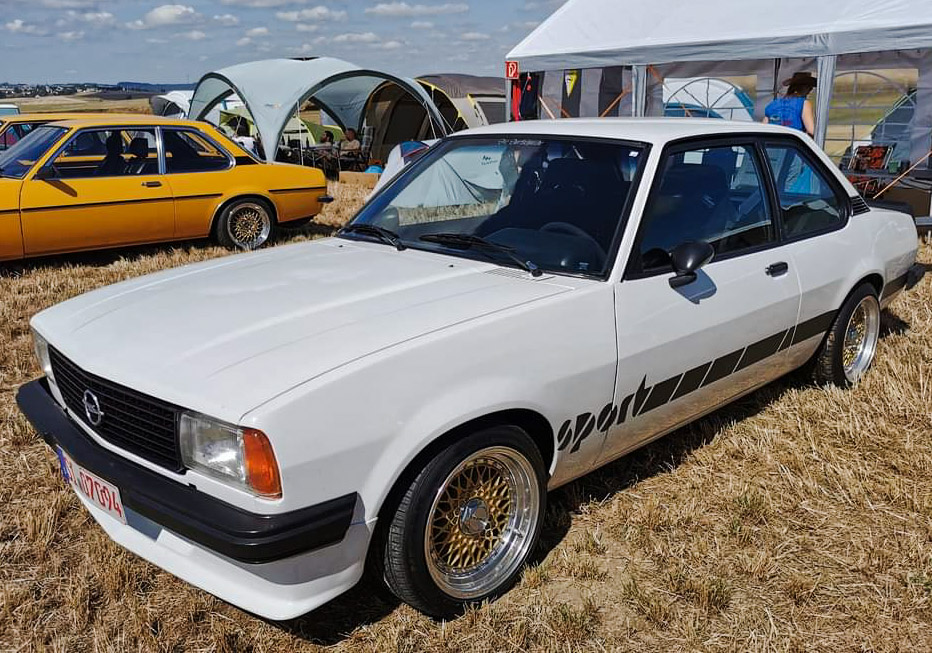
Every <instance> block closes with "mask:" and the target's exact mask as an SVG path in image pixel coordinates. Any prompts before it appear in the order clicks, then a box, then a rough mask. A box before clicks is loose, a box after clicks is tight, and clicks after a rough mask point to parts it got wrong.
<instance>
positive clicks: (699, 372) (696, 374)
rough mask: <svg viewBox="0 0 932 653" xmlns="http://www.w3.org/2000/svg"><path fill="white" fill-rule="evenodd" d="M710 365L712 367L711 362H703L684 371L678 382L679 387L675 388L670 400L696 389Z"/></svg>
mask: <svg viewBox="0 0 932 653" xmlns="http://www.w3.org/2000/svg"><path fill="white" fill-rule="evenodd" d="M710 367H712V363H704V364H703V365H700V366H699V367H694V368H692V369H691V370H689V371H688V372H686V374H684V375H683V381H682V382H681V383H680V387H678V388H677V389H676V392H675V393H674V394H673V398H672V399H671V401H675V400H676V399H679V398H680V397H682V396H683V395H688V394H689V393H690V392H692V391H693V390H698V389H699V386H700V385H702V380H703V379H704V378H705V375H706V373H707V372H708V371H709V368H710Z"/></svg>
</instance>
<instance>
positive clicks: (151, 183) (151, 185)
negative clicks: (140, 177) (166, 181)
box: [142, 181, 162, 188]
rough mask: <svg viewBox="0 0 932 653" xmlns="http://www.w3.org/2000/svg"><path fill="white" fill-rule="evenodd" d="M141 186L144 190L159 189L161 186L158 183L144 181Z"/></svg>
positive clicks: (160, 183)
mask: <svg viewBox="0 0 932 653" xmlns="http://www.w3.org/2000/svg"><path fill="white" fill-rule="evenodd" d="M142 185H143V186H145V187H146V188H159V187H160V186H161V185H162V182H160V181H144V182H142Z"/></svg>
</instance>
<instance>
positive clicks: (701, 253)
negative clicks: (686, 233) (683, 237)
mask: <svg viewBox="0 0 932 653" xmlns="http://www.w3.org/2000/svg"><path fill="white" fill-rule="evenodd" d="M713 256H715V250H714V249H712V246H711V245H710V244H709V243H706V242H701V241H695V240H692V241H688V242H685V243H682V244H680V245H677V246H676V247H674V248H673V251H672V252H670V259H671V261H672V263H673V271H674V272H676V276H673V277H670V287H671V288H681V287H683V286H688V285H689V284H691V283H692V282H693V281H695V280H696V278H697V277H696V272H698V271H699V268H701V267H702V266H703V265H706V264H707V263H708V262H709V261H711V260H712V257H713Z"/></svg>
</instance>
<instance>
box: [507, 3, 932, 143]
mask: <svg viewBox="0 0 932 653" xmlns="http://www.w3.org/2000/svg"><path fill="white" fill-rule="evenodd" d="M929 48H932V2H929V1H928V0H886V1H884V2H877V0H837V1H834V2H827V1H824V0H823V1H822V2H812V1H811V0H784V1H783V2H778V3H772V2H762V1H760V0H757V1H756V2H753V1H752V2H751V3H748V2H747V0H709V1H708V2H691V3H687V2H682V0H654V2H650V3H642V2H635V1H634V0H568V2H566V4H564V5H563V6H562V7H560V8H559V9H558V10H557V11H556V12H554V14H553V15H552V16H550V17H549V18H548V19H547V20H545V21H544V22H543V23H541V25H539V26H538V27H537V28H536V29H535V30H534V31H533V32H532V33H531V34H530V35H528V36H527V38H525V39H524V40H523V41H521V42H520V43H519V44H518V45H517V46H515V47H514V49H512V50H511V52H509V53H508V55H507V57H506V59H507V60H509V61H517V62H518V66H519V69H520V70H521V72H540V71H559V72H560V74H561V75H562V71H569V70H579V69H605V68H609V67H629V68H630V69H631V71H632V84H631V95H632V99H631V102H630V108H631V112H632V114H633V115H648V114H649V113H651V112H652V111H651V107H650V99H651V98H650V96H651V93H652V92H653V93H656V94H659V93H660V89H659V88H657V89H651V85H652V81H655V80H657V79H658V78H659V79H661V80H662V79H663V78H665V77H679V78H686V77H699V76H703V75H707V76H735V75H749V74H753V75H755V77H756V80H757V81H756V84H757V91H758V93H757V103H756V105H757V106H756V117H758V118H760V117H761V115H762V109H763V106H764V105H765V104H766V101H769V99H770V98H772V97H773V95H774V93H775V92H777V91H778V89H779V84H780V81H781V80H782V79H784V78H786V77H789V76H790V75H792V74H793V72H796V71H797V70H809V71H811V72H815V73H817V75H818V78H819V86H818V88H817V95H816V97H817V107H816V114H817V120H816V124H817V133H816V139H817V140H818V141H819V142H820V144H822V143H824V141H825V137H826V128H827V124H828V117H829V108H830V106H831V97H832V91H833V83H834V80H835V72H836V70H839V71H841V70H855V69H857V66H864V65H866V63H868V61H869V63H870V65H873V66H876V67H879V68H884V69H888V68H889V69H892V68H906V67H913V68H918V70H919V75H918V76H919V81H918V84H917V88H918V96H917V100H916V103H917V107H918V110H917V112H916V116H915V118H914V120H913V124H912V125H911V130H912V141H913V143H912V151H913V160H914V161H915V160H917V159H916V157H918V156H919V155H920V153H925V152H928V150H929V138H928V136H929V133H930V131H932V129H930V128H932V60H930V57H928V56H925V55H926V54H928V52H929ZM663 68H665V70H661V69H663ZM658 71H659V73H658ZM586 72H587V70H583V73H584V74H583V81H584V82H585V73H586ZM548 76H549V75H548ZM548 76H545V78H544V83H543V89H542V96H543V98H544V99H545V100H546V99H547V98H548V97H549V98H550V99H551V100H553V93H554V89H556V92H557V93H559V86H554V85H553V83H552V82H551V83H550V84H549V85H548V79H547V77H548ZM654 86H662V84H654ZM548 89H549V91H548ZM548 93H550V95H549V96H548ZM509 98H510V94H509ZM545 104H546V102H545ZM657 104H662V101H660V102H658V103H657ZM653 112H654V113H655V114H657V113H658V112H657V109H656V107H655V108H654V110H653ZM509 113H510V112H509ZM662 113H663V111H662V109H660V111H659V115H662Z"/></svg>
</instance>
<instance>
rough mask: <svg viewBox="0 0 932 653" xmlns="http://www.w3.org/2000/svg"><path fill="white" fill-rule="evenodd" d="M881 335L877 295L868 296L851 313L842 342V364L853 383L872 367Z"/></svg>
mask: <svg viewBox="0 0 932 653" xmlns="http://www.w3.org/2000/svg"><path fill="white" fill-rule="evenodd" d="M879 336H880V305H879V304H878V303H877V299H876V297H873V296H868V297H865V298H864V299H862V300H861V301H860V302H859V303H858V305H857V306H856V307H855V309H854V312H852V313H851V317H850V318H849V319H848V325H847V326H846V328H845V333H844V340H843V342H842V352H841V357H842V365H843V366H844V370H845V377H846V378H847V379H848V381H850V382H851V383H857V381H858V380H859V379H860V378H861V376H863V374H864V373H865V372H866V371H867V369H868V368H869V367H870V364H871V362H872V361H873V360H874V353H875V352H876V350H877V339H878V337H879Z"/></svg>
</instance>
